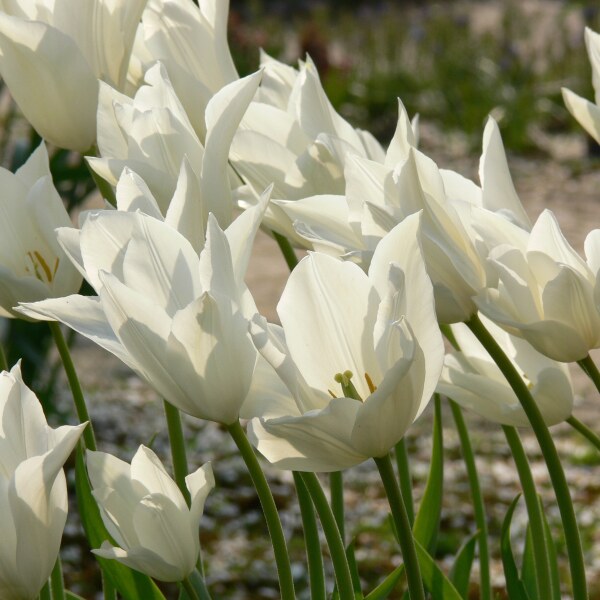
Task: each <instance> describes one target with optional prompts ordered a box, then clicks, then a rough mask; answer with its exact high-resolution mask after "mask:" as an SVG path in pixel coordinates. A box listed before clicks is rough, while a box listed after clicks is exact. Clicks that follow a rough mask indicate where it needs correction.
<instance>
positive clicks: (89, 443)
mask: <svg viewBox="0 0 600 600" xmlns="http://www.w3.org/2000/svg"><path fill="white" fill-rule="evenodd" d="M48 326H49V327H50V331H51V332H52V337H53V338H54V343H55V344H56V348H57V349H58V353H59V354H60V358H61V360H62V363H63V367H64V369H65V373H66V375H67V380H68V382H69V387H70V388H71V393H72V395H73V401H74V403H75V410H76V411H77V418H78V419H79V422H80V423H85V422H86V421H87V423H88V425H87V427H86V428H85V429H84V430H83V441H84V443H85V447H86V448H87V449H88V450H96V437H95V436H94V428H93V427H92V420H91V419H90V415H89V414H88V410H87V406H86V405H85V398H84V396H83V391H82V389H81V384H80V383H79V378H78V377H77V371H75V365H73V360H72V358H71V353H70V352H69V347H68V346H67V342H66V341H65V338H64V336H63V334H62V331H61V330H60V325H59V324H58V323H57V322H56V321H48Z"/></svg>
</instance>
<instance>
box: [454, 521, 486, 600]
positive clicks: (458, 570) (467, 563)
mask: <svg viewBox="0 0 600 600" xmlns="http://www.w3.org/2000/svg"><path fill="white" fill-rule="evenodd" d="M478 539H479V531H476V532H475V533H474V534H473V535H471V536H469V537H468V538H467V539H466V540H465V541H464V542H463V545H462V546H461V547H460V548H459V550H458V552H457V553H456V558H455V559H454V564H453V565H452V569H450V581H452V583H453V584H454V587H455V588H456V589H457V590H458V593H459V594H460V595H461V596H462V597H463V598H465V599H466V598H468V597H469V582H470V581H471V568H472V567H473V560H474V558H475V548H476V546H477V542H478Z"/></svg>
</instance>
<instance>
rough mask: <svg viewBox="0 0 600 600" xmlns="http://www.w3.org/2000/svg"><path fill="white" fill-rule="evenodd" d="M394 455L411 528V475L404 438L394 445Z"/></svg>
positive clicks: (412, 516) (412, 509)
mask: <svg viewBox="0 0 600 600" xmlns="http://www.w3.org/2000/svg"><path fill="white" fill-rule="evenodd" d="M394 454H395V456H396V467H397V468H398V480H399V481H400V491H401V492H402V499H403V500H404V505H405V506H406V515H407V516H408V521H409V522H410V526H411V528H412V526H413V523H414V522H415V504H414V501H413V495H412V477H411V475H410V464H409V462H408V451H407V449H406V441H405V438H402V439H401V440H400V441H399V442H398V443H397V444H396V446H395V447H394Z"/></svg>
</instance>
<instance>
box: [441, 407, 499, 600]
mask: <svg viewBox="0 0 600 600" xmlns="http://www.w3.org/2000/svg"><path fill="white" fill-rule="evenodd" d="M450 409H451V410H452V416H453V417H454V422H455V424H456V431H457V432H458V438H459V440H460V447H461V450H462V455H463V460H464V461H465V468H466V469H467V477H468V479H469V487H470V488H471V499H472V502H473V511H474V513H475V524H476V525H477V529H478V530H479V535H478V536H477V537H478V544H479V588H480V589H479V595H480V598H481V599H482V600H491V598H492V585H491V580H490V550H489V545H488V527H487V518H486V514H485V503H484V501H483V495H482V493H481V486H480V485H479V475H478V474H477V465H476V463H475V454H474V452H473V446H472V445H471V439H470V438H469V431H468V429H467V426H466V424H465V419H464V417H463V414H462V411H461V409H460V406H458V404H456V402H454V401H452V400H450Z"/></svg>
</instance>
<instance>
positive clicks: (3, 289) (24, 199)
mask: <svg viewBox="0 0 600 600" xmlns="http://www.w3.org/2000/svg"><path fill="white" fill-rule="evenodd" d="M0 184H1V185H2V191H3V197H2V199H1V200H0V206H1V207H2V219H0V316H3V317H11V318H15V317H16V318H23V315H22V314H19V313H17V312H15V311H14V310H13V307H15V306H16V305H17V304H18V303H19V302H35V301H37V300H44V299H46V298H56V297H60V296H66V295H68V294H74V293H76V292H77V291H78V290H79V288H80V286H81V281H82V278H81V275H80V274H79V273H78V272H77V269H76V268H74V267H73V265H72V264H71V262H70V261H69V260H68V259H67V256H66V254H65V252H64V250H63V249H62V248H61V247H60V245H59V243H58V241H57V239H56V233H55V229H56V228H57V227H71V220H70V218H69V215H68V214H67V211H66V210H65V207H64V205H63V202H62V200H61V198H60V196H59V195H58V192H57V191H56V189H55V188H54V185H53V184H52V176H51V174H50V169H49V167H48V154H47V153H46V147H45V145H44V144H43V143H42V144H40V146H39V147H38V148H37V150H36V151H35V152H34V153H33V154H32V155H31V156H30V157H29V159H28V160H27V162H26V163H25V164H24V165H23V166H22V167H21V168H20V169H19V170H18V171H17V172H16V173H14V174H13V173H11V172H10V171H7V170H6V169H0Z"/></svg>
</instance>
